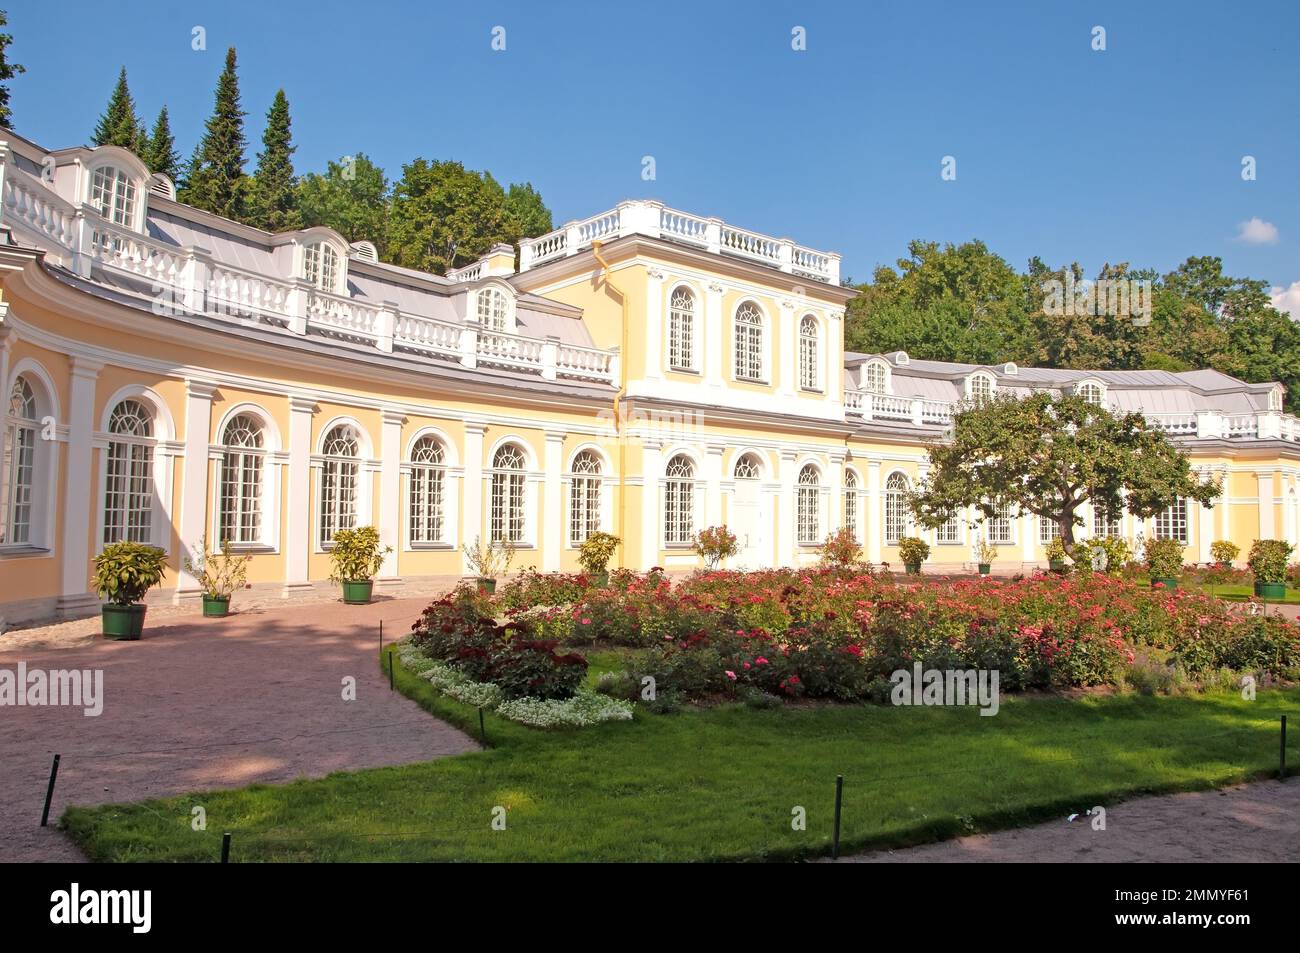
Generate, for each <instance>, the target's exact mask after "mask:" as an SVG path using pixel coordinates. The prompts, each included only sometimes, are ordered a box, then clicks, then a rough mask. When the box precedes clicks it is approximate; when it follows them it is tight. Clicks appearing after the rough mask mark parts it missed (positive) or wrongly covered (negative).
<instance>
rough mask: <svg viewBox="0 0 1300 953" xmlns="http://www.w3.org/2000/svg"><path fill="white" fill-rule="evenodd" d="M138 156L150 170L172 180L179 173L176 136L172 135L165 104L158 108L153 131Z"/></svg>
mask: <svg viewBox="0 0 1300 953" xmlns="http://www.w3.org/2000/svg"><path fill="white" fill-rule="evenodd" d="M140 158H141V159H143V160H144V164H145V165H147V166H148V167H149V171H150V172H161V173H162V174H163V175H165V176H167V177H168V178H170V179H171V180H172V181H173V182H175V181H176V179H177V177H178V176H179V175H180V171H181V157H180V153H178V152H177V151H176V137H175V136H173V135H172V127H171V119H170V118H169V117H168V115H167V107H166V106H164V107H163V108H162V109H161V110H159V112H158V118H157V119H155V120H154V124H153V131H152V132H150V133H149V137H148V139H147V141H146V143H145V146H144V154H143V155H142V156H140Z"/></svg>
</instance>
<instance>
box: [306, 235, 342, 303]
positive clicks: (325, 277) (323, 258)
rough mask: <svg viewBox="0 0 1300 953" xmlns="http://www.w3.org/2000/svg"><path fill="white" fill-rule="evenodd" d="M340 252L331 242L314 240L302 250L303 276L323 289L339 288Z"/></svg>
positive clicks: (333, 290)
mask: <svg viewBox="0 0 1300 953" xmlns="http://www.w3.org/2000/svg"><path fill="white" fill-rule="evenodd" d="M339 274H340V272H339V253H338V252H336V251H335V250H334V246H333V245H331V244H330V243H329V242H313V243H312V244H310V245H308V246H307V247H306V248H304V249H303V252H302V276H303V277H304V278H306V279H307V280H308V281H310V282H311V283H312V284H314V285H315V286H316V287H317V288H319V289H320V290H321V291H329V292H335V291H337V290H338V279H339Z"/></svg>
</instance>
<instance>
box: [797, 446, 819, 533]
mask: <svg viewBox="0 0 1300 953" xmlns="http://www.w3.org/2000/svg"><path fill="white" fill-rule="evenodd" d="M820 484H821V477H820V474H818V472H817V468H816V467H815V466H813V465H812V464H811V463H809V464H807V465H805V466H804V468H803V469H802V470H800V471H799V485H798V486H797V487H796V488H795V520H796V530H797V532H796V535H797V536H798V539H799V545H800V546H816V545H817V544H818V543H820V542H821V520H820V518H819V517H820V513H819V512H818V511H819V509H820V502H821V501H820V498H819V497H820V494H821V486H820Z"/></svg>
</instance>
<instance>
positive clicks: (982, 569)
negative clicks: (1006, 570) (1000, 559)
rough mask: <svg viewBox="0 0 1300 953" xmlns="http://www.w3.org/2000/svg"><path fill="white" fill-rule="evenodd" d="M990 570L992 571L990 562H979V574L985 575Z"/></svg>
mask: <svg viewBox="0 0 1300 953" xmlns="http://www.w3.org/2000/svg"><path fill="white" fill-rule="evenodd" d="M992 571H993V565H992V564H991V563H980V575H981V576H987V575H988V574H989V573H991V572H992Z"/></svg>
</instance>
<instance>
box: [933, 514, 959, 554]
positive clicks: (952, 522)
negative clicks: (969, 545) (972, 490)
mask: <svg viewBox="0 0 1300 953" xmlns="http://www.w3.org/2000/svg"><path fill="white" fill-rule="evenodd" d="M961 524H962V520H961V514H959V513H954V514H953V515H952V516H950V517H948V519H947V520H945V521H944V522H943V523H940V524H939V526H937V527H936V528H935V531H934V542H935V545H937V546H960V545H962V531H961Z"/></svg>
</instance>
